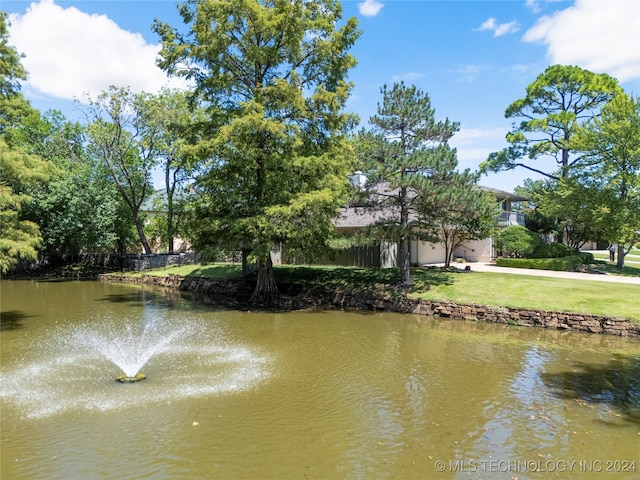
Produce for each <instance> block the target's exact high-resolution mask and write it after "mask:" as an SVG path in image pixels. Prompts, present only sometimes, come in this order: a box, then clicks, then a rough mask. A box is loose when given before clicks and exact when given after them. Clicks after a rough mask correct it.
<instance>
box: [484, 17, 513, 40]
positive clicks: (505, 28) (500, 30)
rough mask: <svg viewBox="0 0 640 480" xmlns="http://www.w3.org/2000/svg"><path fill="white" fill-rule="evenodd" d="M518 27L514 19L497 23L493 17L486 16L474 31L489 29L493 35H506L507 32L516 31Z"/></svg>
mask: <svg viewBox="0 0 640 480" xmlns="http://www.w3.org/2000/svg"><path fill="white" fill-rule="evenodd" d="M519 29H520V27H519V26H518V22H516V21H515V20H513V21H511V22H507V23H498V21H497V20H496V19H495V18H494V17H489V18H487V19H486V20H485V21H484V22H482V25H480V26H479V27H478V28H476V31H480V32H482V31H486V30H489V31H491V32H493V36H494V37H501V36H502V35H506V34H508V33H514V32H517V31H518V30H519Z"/></svg>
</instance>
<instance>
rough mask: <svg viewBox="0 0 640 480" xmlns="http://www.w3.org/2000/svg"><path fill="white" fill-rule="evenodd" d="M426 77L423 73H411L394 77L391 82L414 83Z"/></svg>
mask: <svg viewBox="0 0 640 480" xmlns="http://www.w3.org/2000/svg"><path fill="white" fill-rule="evenodd" d="M422 77H424V75H423V74H422V73H417V72H409V73H402V74H398V75H394V76H393V77H391V80H392V81H393V82H408V83H412V82H414V81H416V80H418V79H419V78H422Z"/></svg>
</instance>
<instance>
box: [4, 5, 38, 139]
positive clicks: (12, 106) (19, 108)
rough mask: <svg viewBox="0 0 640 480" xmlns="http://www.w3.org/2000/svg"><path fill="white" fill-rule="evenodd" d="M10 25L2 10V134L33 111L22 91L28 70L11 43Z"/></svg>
mask: <svg viewBox="0 0 640 480" xmlns="http://www.w3.org/2000/svg"><path fill="white" fill-rule="evenodd" d="M8 27H9V24H8V21H7V13H6V12H4V11H2V10H0V134H4V133H5V130H6V128H8V127H11V126H13V125H17V124H18V123H20V121H21V119H22V118H24V117H26V116H28V115H29V114H30V113H31V112H33V109H32V108H31V105H30V104H29V102H28V101H27V100H26V99H25V98H24V97H23V96H22V94H21V93H20V88H21V85H20V81H21V80H26V79H27V71H26V70H25V69H24V67H23V66H22V64H21V63H20V58H21V57H22V55H20V54H19V53H18V51H17V50H16V49H15V47H13V46H12V45H9V28H8Z"/></svg>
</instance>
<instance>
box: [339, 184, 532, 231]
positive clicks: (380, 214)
mask: <svg viewBox="0 0 640 480" xmlns="http://www.w3.org/2000/svg"><path fill="white" fill-rule="evenodd" d="M385 186H386V184H377V185H372V186H370V188H371V189H372V191H373V192H375V193H374V196H375V195H376V194H382V193H386V194H394V193H397V192H398V190H397V189H396V190H395V191H389V190H386V188H385ZM476 187H477V188H478V189H480V190H483V191H487V192H491V193H493V194H494V195H495V197H496V200H497V201H499V202H500V201H502V200H505V199H507V198H508V199H509V200H511V201H512V202H522V201H525V200H528V199H527V198H525V197H521V196H520V195H516V194H515V193H510V192H506V191H504V190H498V189H496V188H491V187H485V186H482V185H476ZM395 217H396V215H394V214H393V212H392V211H391V209H390V208H389V207H386V208H385V209H383V210H374V209H372V208H367V207H362V206H349V207H346V208H344V209H343V210H342V212H340V215H338V217H337V218H336V219H335V220H334V221H333V224H334V226H335V227H336V228H359V227H366V226H369V225H373V224H374V223H376V222H379V221H381V220H384V219H386V218H395Z"/></svg>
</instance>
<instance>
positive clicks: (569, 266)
mask: <svg viewBox="0 0 640 480" xmlns="http://www.w3.org/2000/svg"><path fill="white" fill-rule="evenodd" d="M583 263H584V262H583V259H582V257H581V256H580V255H570V256H568V257H561V258H504V257H500V258H497V259H496V265H498V266H499V267H511V268H533V269H535V270H555V271H558V272H566V271H571V270H575V269H576V268H577V267H578V266H580V265H582V264H583Z"/></svg>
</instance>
